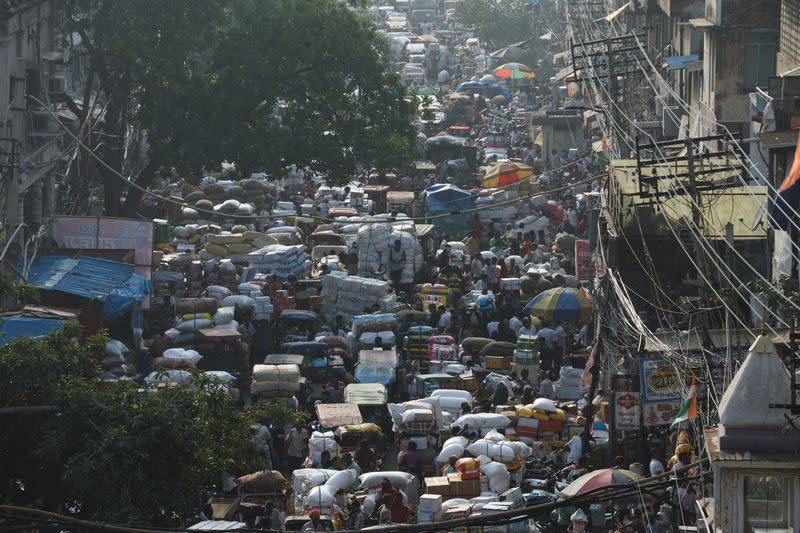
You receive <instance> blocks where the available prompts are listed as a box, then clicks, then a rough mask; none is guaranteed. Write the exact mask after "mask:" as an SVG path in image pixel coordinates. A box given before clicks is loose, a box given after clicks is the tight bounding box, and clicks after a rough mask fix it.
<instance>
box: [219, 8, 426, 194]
mask: <svg viewBox="0 0 800 533" xmlns="http://www.w3.org/2000/svg"><path fill="white" fill-rule="evenodd" d="M229 23H230V29H229V30H228V31H226V32H225V34H224V36H222V37H221V39H220V44H219V46H218V47H217V49H216V50H215V60H214V65H213V66H212V68H211V69H210V71H209V73H208V74H209V76H213V77H214V78H213V79H212V80H210V81H211V83H210V85H211V87H212V93H213V94H214V95H217V98H218V100H219V102H220V103H221V105H218V106H215V108H214V109H213V111H212V118H211V123H212V124H213V126H214V130H215V131H216V132H217V135H218V138H217V140H216V141H215V142H214V146H210V147H208V149H209V150H212V149H214V148H219V149H220V150H221V152H222V153H221V154H220V155H218V156H217V158H220V157H223V158H225V159H227V160H230V161H235V162H236V163H237V166H239V167H240V168H242V169H245V170H246V171H248V170H254V169H259V168H264V169H266V170H269V171H271V172H273V173H278V172H280V171H281V169H282V168H283V167H284V166H285V165H287V164H289V163H294V164H297V165H299V166H303V165H307V166H310V167H312V168H314V169H316V170H318V171H321V172H325V173H328V174H329V175H330V177H331V178H333V179H338V180H339V181H346V180H348V179H351V177H352V175H353V173H354V172H355V170H356V167H357V165H359V164H368V165H371V164H375V165H377V166H380V167H384V168H386V167H390V166H397V165H400V164H402V163H404V162H407V161H408V160H410V159H411V158H412V157H413V156H414V154H415V151H414V150H415V149H414V143H415V131H414V128H413V127H412V125H411V123H410V120H409V117H410V116H411V114H412V111H413V110H412V108H411V106H410V103H409V102H407V101H406V99H405V96H406V95H405V91H404V89H403V86H402V85H401V84H400V83H399V81H398V79H397V77H396V76H395V75H393V74H388V73H387V70H388V63H387V48H386V42H385V41H383V40H382V38H381V37H380V35H379V34H378V32H377V29H376V28H375V26H374V25H373V24H372V23H371V22H370V21H369V20H368V19H367V18H366V17H365V16H364V15H362V14H360V13H358V12H354V11H352V10H350V9H348V8H347V6H346V5H343V4H341V3H338V2H335V1H332V0H274V1H272V2H269V3H264V2H261V1H258V0H235V1H234V2H233V4H232V9H231V19H230V21H229Z"/></svg>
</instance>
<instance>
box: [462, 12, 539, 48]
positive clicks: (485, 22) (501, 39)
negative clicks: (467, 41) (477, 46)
mask: <svg viewBox="0 0 800 533" xmlns="http://www.w3.org/2000/svg"><path fill="white" fill-rule="evenodd" d="M529 5H530V4H529V2H528V1H527V0H489V1H487V0H461V2H459V3H458V4H457V5H456V8H455V17H456V20H457V21H458V22H460V23H461V24H463V25H464V26H466V27H467V28H471V29H472V30H473V31H474V32H475V35H476V36H477V37H478V38H479V39H480V40H481V42H486V43H489V45H490V48H491V49H492V50H496V49H498V48H502V47H503V46H508V45H509V44H511V43H517V42H521V41H525V40H527V39H530V38H531V31H532V28H531V24H532V15H531V14H530V13H528V6H529Z"/></svg>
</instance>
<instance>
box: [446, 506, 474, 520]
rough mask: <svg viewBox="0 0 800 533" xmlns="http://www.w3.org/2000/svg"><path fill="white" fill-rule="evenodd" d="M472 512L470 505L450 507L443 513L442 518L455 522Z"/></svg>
mask: <svg viewBox="0 0 800 533" xmlns="http://www.w3.org/2000/svg"><path fill="white" fill-rule="evenodd" d="M470 512H472V504H471V503H467V504H464V505H456V506H455V507H451V508H450V509H448V510H447V512H446V513H444V517H445V519H446V520H456V519H458V518H466V517H467V516H469V513H470Z"/></svg>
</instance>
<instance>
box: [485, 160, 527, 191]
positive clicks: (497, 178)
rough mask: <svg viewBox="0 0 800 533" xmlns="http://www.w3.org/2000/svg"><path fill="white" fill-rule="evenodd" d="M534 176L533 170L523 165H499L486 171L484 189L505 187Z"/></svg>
mask: <svg viewBox="0 0 800 533" xmlns="http://www.w3.org/2000/svg"><path fill="white" fill-rule="evenodd" d="M531 176H533V169H532V168H531V167H529V166H528V165H523V164H522V163H498V164H496V165H493V166H491V167H489V168H488V169H487V170H486V175H485V176H484V177H483V187H484V188H487V189H488V188H491V187H503V186H505V185H511V184H512V183H516V182H518V181H520V180H524V179H527V178H530V177H531Z"/></svg>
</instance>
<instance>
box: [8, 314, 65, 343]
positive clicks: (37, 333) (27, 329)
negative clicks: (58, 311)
mask: <svg viewBox="0 0 800 533" xmlns="http://www.w3.org/2000/svg"><path fill="white" fill-rule="evenodd" d="M63 324H64V323H63V322H62V321H61V320H52V319H49V318H28V317H18V316H12V317H8V318H0V346H5V345H6V344H8V343H9V342H11V341H13V340H14V339H16V338H18V337H24V336H25V335H30V336H31V337H33V338H34V339H39V338H41V337H44V336H45V335H47V334H48V333H50V332H51V331H54V330H58V329H61V326H62V325H63Z"/></svg>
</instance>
